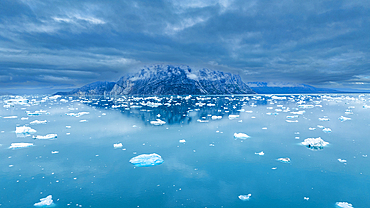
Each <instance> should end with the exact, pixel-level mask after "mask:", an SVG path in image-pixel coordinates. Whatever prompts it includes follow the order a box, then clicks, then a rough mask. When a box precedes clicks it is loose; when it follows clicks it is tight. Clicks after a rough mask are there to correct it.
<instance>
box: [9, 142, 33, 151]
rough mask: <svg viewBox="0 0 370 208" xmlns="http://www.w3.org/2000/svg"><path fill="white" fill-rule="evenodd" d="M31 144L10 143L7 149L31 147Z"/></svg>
mask: <svg viewBox="0 0 370 208" xmlns="http://www.w3.org/2000/svg"><path fill="white" fill-rule="evenodd" d="M31 146H33V143H24V142H21V143H11V144H10V147H9V148H8V149H19V148H25V147H31Z"/></svg>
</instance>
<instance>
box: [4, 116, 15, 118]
mask: <svg viewBox="0 0 370 208" xmlns="http://www.w3.org/2000/svg"><path fill="white" fill-rule="evenodd" d="M3 118H18V116H5V117H3Z"/></svg>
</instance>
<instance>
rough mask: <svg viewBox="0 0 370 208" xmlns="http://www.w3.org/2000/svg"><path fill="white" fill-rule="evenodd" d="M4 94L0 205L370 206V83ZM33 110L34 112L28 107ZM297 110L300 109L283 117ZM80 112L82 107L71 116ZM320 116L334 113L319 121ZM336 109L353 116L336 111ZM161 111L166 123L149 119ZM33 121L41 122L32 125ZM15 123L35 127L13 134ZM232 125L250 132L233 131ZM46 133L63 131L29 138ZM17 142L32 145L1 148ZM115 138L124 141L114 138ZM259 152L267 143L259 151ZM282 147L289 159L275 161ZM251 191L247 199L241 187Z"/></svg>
mask: <svg viewBox="0 0 370 208" xmlns="http://www.w3.org/2000/svg"><path fill="white" fill-rule="evenodd" d="M0 98H1V99H0V100H1V103H0V116H1V117H0V131H1V133H0V144H2V146H1V147H0V158H1V160H0V168H1V172H0V204H1V205H0V207H33V205H34V204H35V203H37V202H39V200H40V199H41V198H44V197H46V196H48V195H52V196H53V200H54V204H55V205H56V207H256V208H259V207H261V208H262V207H307V208H308V207H335V203H336V202H348V203H351V204H352V205H353V207H356V208H357V207H370V197H369V196H370V157H366V156H367V155H370V140H369V135H370V126H369V125H370V116H369V115H370V108H367V105H370V101H369V99H370V95H367V94H365V95H359V94H344V95H294V96H293V95H291V96H282V95H279V96H278V97H272V96H261V95H258V96H257V95H252V96H233V97H232V96H210V97H205V96H203V97H196V96H193V97H185V96H183V97H176V96H174V97H156V98H150V97H149V98H148V97H143V98H142V97H115V98H110V97H87V98H78V97H70V98H69V97H60V98H56V99H55V97H54V99H53V97H51V99H50V97H48V96H24V98H26V99H28V103H27V104H23V105H22V104H9V105H8V104H7V102H8V100H9V99H13V98H14V97H10V96H2V97H0ZM148 102H149V103H148ZM153 103H156V104H153ZM166 103H167V104H166ZM169 103H170V104H171V105H169ZM200 103H203V104H205V105H202V104H200ZM148 104H149V105H148ZM165 104H166V105H165ZM206 104H214V105H206ZM300 105H312V106H310V107H312V108H302V107H304V106H300ZM299 106H300V107H299ZM306 107H307V106H306ZM40 110H41V112H40V113H39V114H40V115H34V116H31V115H27V111H29V112H31V113H32V112H35V111H40ZM298 111H305V112H304V113H302V114H297V115H298V117H296V118H291V119H288V118H287V116H293V115H296V114H293V113H292V112H298ZM78 112H89V114H85V115H81V116H80V117H76V116H69V115H66V114H67V113H78ZM346 112H347V113H346ZM267 113H272V115H269V114H267ZM275 113H277V115H274V114H275ZM229 115H239V117H238V118H235V119H229V117H228V116H229ZM8 116H17V118H6V117H8ZM211 116H222V119H217V120H213V119H212V118H211ZM324 116H326V118H329V119H330V120H329V121H320V120H319V118H324ZM340 116H345V117H348V118H351V120H348V121H344V122H341V121H340V120H339V119H338V118H339V117H340ZM22 118H23V120H22ZM25 118H28V120H25ZM156 119H160V120H161V121H164V122H166V123H165V124H163V125H158V126H156V125H153V124H151V123H150V121H156ZM34 120H39V121H40V120H47V123H46V124H37V125H31V124H30V122H31V121H34ZM81 120H86V121H85V122H80V121H81ZM286 120H297V121H298V122H293V123H288V122H287V121H286ZM317 125H321V126H324V127H328V128H330V129H331V130H332V132H331V133H324V132H323V131H322V128H320V127H317ZM17 126H29V127H31V128H33V129H35V130H37V132H36V133H34V134H30V135H29V136H27V135H19V134H18V135H17V134H16V133H15V130H16V127H17ZM66 126H71V128H66ZM264 127H265V129H263V128H264ZM309 128H315V130H309ZM234 133H245V134H247V135H249V136H250V138H247V139H244V140H243V139H235V138H234ZM298 133H299V134H298ZM46 134H57V135H58V137H57V139H54V140H38V139H33V138H32V137H33V136H36V135H42V136H45V135H46ZM20 136H24V137H20ZM297 137H299V138H297ZM317 137H321V138H322V139H323V140H324V141H326V142H329V145H328V146H325V147H324V148H323V149H322V150H312V149H309V148H307V147H306V146H303V145H300V142H302V141H303V140H304V139H306V138H317ZM179 140H185V141H186V142H185V143H180V142H179ZM15 142H27V143H33V144H34V146H31V147H27V148H21V149H15V150H12V149H8V147H9V146H10V144H11V143H15ZM118 143H122V145H123V146H122V147H121V148H114V147H113V145H114V144H118ZM52 151H59V153H56V154H52ZM261 151H263V152H264V153H265V154H264V155H257V154H255V153H259V152H261ZM151 153H156V154H158V155H160V156H161V157H162V159H163V160H164V162H163V163H162V164H159V165H156V166H152V167H135V166H134V165H133V164H131V163H130V162H129V161H130V159H131V158H133V157H135V156H138V155H140V154H151ZM286 157H287V158H290V163H281V162H279V161H277V159H278V158H286ZM338 159H342V160H346V161H347V162H345V163H342V162H339V161H338ZM248 194H251V197H250V199H249V201H242V200H240V199H239V198H238V196H239V195H248ZM304 197H308V198H309V200H305V199H304Z"/></svg>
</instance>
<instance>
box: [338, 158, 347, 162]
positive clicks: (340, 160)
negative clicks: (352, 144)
mask: <svg viewBox="0 0 370 208" xmlns="http://www.w3.org/2000/svg"><path fill="white" fill-rule="evenodd" d="M338 161H339V162H341V163H346V162H347V160H342V159H338Z"/></svg>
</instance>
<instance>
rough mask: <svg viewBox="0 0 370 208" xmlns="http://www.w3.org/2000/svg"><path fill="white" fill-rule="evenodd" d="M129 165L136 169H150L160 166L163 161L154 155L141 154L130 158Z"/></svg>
mask: <svg viewBox="0 0 370 208" xmlns="http://www.w3.org/2000/svg"><path fill="white" fill-rule="evenodd" d="M130 163H132V164H134V165H135V166H136V167H150V166H155V165H160V164H162V163H163V159H162V157H161V156H160V155H158V154H156V153H152V154H142V155H138V156H136V157H133V158H131V160H130Z"/></svg>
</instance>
